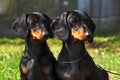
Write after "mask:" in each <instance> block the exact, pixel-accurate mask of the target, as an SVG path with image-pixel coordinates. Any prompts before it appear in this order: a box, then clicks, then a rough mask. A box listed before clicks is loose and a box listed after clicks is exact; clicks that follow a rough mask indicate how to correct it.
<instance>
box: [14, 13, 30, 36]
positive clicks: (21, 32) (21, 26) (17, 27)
mask: <svg viewBox="0 0 120 80" xmlns="http://www.w3.org/2000/svg"><path fill="white" fill-rule="evenodd" d="M26 18H27V15H22V16H21V17H20V18H19V19H17V20H16V21H15V22H14V23H13V24H12V28H13V31H14V32H15V34H16V35H17V36H18V37H20V38H25V37H26V36H27V35H28V27H27V25H26Z"/></svg>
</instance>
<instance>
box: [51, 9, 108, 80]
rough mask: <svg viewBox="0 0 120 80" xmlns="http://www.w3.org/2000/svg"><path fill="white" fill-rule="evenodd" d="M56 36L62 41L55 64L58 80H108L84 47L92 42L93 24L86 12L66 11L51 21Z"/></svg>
mask: <svg viewBox="0 0 120 80" xmlns="http://www.w3.org/2000/svg"><path fill="white" fill-rule="evenodd" d="M51 28H52V30H53V32H54V34H55V36H56V37H58V38H59V39H60V40H62V41H63V44H62V50H61V52H60V54H59V57H58V62H57V66H56V72H57V76H58V77H59V79H60V80H108V74H107V72H106V71H105V70H104V69H101V68H98V67H97V66H96V65H95V63H94V61H93V59H92V58H91V56H90V55H89V54H88V52H87V50H86V49H85V44H84V42H85V41H88V42H90V43H91V42H92V41H93V35H94V30H95V25H94V23H93V21H92V20H91V19H90V17H89V16H88V15H87V13H85V12H83V11H77V10H74V11H68V12H64V13H63V14H61V15H60V16H58V17H57V18H56V19H55V20H53V22H52V23H51Z"/></svg>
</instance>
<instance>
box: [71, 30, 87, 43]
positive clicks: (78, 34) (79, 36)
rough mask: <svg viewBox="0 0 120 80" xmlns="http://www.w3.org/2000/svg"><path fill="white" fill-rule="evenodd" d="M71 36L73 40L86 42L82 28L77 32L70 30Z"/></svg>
mask: <svg viewBox="0 0 120 80" xmlns="http://www.w3.org/2000/svg"><path fill="white" fill-rule="evenodd" d="M71 33H72V36H73V38H74V39H78V40H82V41H83V40H86V31H85V29H84V28H81V29H79V30H74V29H72V32H71Z"/></svg>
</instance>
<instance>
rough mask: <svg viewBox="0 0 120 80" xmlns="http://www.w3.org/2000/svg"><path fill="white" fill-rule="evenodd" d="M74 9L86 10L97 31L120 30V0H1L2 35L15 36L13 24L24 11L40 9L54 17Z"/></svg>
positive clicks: (0, 26) (111, 31)
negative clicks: (12, 28) (12, 29)
mask: <svg viewBox="0 0 120 80" xmlns="http://www.w3.org/2000/svg"><path fill="white" fill-rule="evenodd" d="M73 9H78V10H83V11H86V12H87V13H88V15H89V16H90V17H91V18H92V19H93V20H94V22H95V24H96V26H97V29H96V32H106V31H108V32H110V33H114V32H116V31H118V32H119V31H120V27H119V26H120V0H0V37H4V36H8V37H15V35H14V34H13V32H12V31H11V25H12V23H13V21H14V20H15V19H16V17H19V16H21V15H22V14H23V13H28V12H32V11H38V12H43V13H46V14H47V15H48V16H50V17H51V18H54V17H56V16H57V15H59V14H60V13H62V12H64V11H67V10H73Z"/></svg>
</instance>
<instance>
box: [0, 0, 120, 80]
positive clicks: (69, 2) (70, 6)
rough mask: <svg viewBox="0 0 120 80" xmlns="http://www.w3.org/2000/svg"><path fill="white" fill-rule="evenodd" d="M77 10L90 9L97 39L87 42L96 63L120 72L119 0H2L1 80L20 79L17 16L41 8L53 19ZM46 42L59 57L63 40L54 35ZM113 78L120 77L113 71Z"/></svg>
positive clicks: (19, 43)
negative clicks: (13, 29) (14, 23)
mask: <svg viewBox="0 0 120 80" xmlns="http://www.w3.org/2000/svg"><path fill="white" fill-rule="evenodd" d="M74 9H77V10H83V11H85V12H87V13H88V15H89V16H90V17H91V18H92V20H93V21H94V23H95V24H96V30H95V31H96V32H95V36H94V41H93V43H91V44H89V43H87V44H86V48H87V50H88V52H89V53H90V55H91V56H92V58H93V60H94V61H95V63H96V64H97V65H99V66H101V67H103V68H104V69H106V70H108V71H112V72H115V73H120V0H0V80H20V72H19V63H20V59H21V55H22V53H23V50H24V46H25V42H24V39H20V38H17V37H16V36H15V34H14V33H13V31H12V27H11V26H12V24H13V22H14V21H15V19H16V18H18V17H20V16H21V15H22V14H25V13H29V12H33V11H34V12H36V11H38V12H43V13H45V14H47V15H48V16H49V17H50V18H52V19H54V18H55V17H56V16H58V15H60V14H61V13H62V12H64V11H68V10H74ZM47 42H48V45H49V47H50V49H51V51H52V52H53V55H54V56H55V58H56V59H57V58H58V54H59V52H60V50H61V41H60V40H58V39H56V38H53V39H48V40H47ZM110 80H120V76H117V75H114V74H110Z"/></svg>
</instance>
